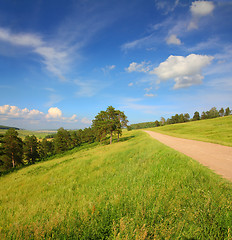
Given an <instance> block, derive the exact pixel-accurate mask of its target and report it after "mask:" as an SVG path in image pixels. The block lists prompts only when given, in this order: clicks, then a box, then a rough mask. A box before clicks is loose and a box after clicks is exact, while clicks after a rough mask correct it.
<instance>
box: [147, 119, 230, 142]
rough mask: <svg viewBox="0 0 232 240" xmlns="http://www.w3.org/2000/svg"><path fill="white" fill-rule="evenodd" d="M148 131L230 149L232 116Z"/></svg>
mask: <svg viewBox="0 0 232 240" xmlns="http://www.w3.org/2000/svg"><path fill="white" fill-rule="evenodd" d="M150 130H152V131H155V132H159V133H164V134H167V135H170V136H174V137H180V138H188V139H194V140H199V141H204V142H212V143H218V144H221V145H225V146H230V147H232V116H227V117H219V118H214V119H207V120H200V121H195V122H187V123H178V124H172V125H166V126H162V127H156V128H151V129H150Z"/></svg>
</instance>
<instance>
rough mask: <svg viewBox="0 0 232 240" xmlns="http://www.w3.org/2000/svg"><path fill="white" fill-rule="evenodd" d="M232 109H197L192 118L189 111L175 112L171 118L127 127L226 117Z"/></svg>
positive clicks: (140, 127) (134, 127) (129, 128)
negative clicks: (199, 110)
mask: <svg viewBox="0 0 232 240" xmlns="http://www.w3.org/2000/svg"><path fill="white" fill-rule="evenodd" d="M231 113H232V111H231V110H230V108H229V107H227V108H225V109H224V108H221V109H220V110H217V108H216V107H212V108H211V109H210V110H208V111H203V112H202V113H201V114H200V113H199V112H198V111H196V112H195V113H194V115H193V117H192V118H190V115H189V114H188V113H181V114H175V115H173V116H171V117H170V118H167V119H165V118H164V117H161V120H160V121H158V120H156V121H154V122H144V123H136V124H131V125H129V126H128V127H127V128H128V130H132V129H142V128H152V127H158V126H163V125H169V124H175V123H184V122H189V121H198V120H201V119H202V120H203V119H211V118H217V117H224V116H229V115H231Z"/></svg>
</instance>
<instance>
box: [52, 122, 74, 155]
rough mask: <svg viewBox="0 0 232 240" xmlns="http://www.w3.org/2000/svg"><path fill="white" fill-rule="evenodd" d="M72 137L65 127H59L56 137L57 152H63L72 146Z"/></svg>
mask: <svg viewBox="0 0 232 240" xmlns="http://www.w3.org/2000/svg"><path fill="white" fill-rule="evenodd" d="M71 143H72V139H71V136H70V133H69V132H68V131H67V130H65V129H64V128H62V127H61V128H59V129H58V131H57V134H56V136H55V138H54V146H55V152H56V153H62V152H65V151H67V150H68V149H70V148H71Z"/></svg>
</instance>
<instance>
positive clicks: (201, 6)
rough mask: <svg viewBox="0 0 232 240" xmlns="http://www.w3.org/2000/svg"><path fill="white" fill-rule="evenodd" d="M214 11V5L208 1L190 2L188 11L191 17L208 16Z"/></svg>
mask: <svg viewBox="0 0 232 240" xmlns="http://www.w3.org/2000/svg"><path fill="white" fill-rule="evenodd" d="M213 10H214V4H213V2H210V1H195V2H192V5H191V7H190V11H191V13H192V15H193V16H196V17H203V16H206V15H209V14H210V13H212V12H213Z"/></svg>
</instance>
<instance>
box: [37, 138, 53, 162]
mask: <svg viewBox="0 0 232 240" xmlns="http://www.w3.org/2000/svg"><path fill="white" fill-rule="evenodd" d="M53 153H54V144H53V141H48V140H47V139H46V138H43V140H42V142H41V143H40V144H39V156H40V158H42V159H45V158H46V157H49V156H51V155H53Z"/></svg>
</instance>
